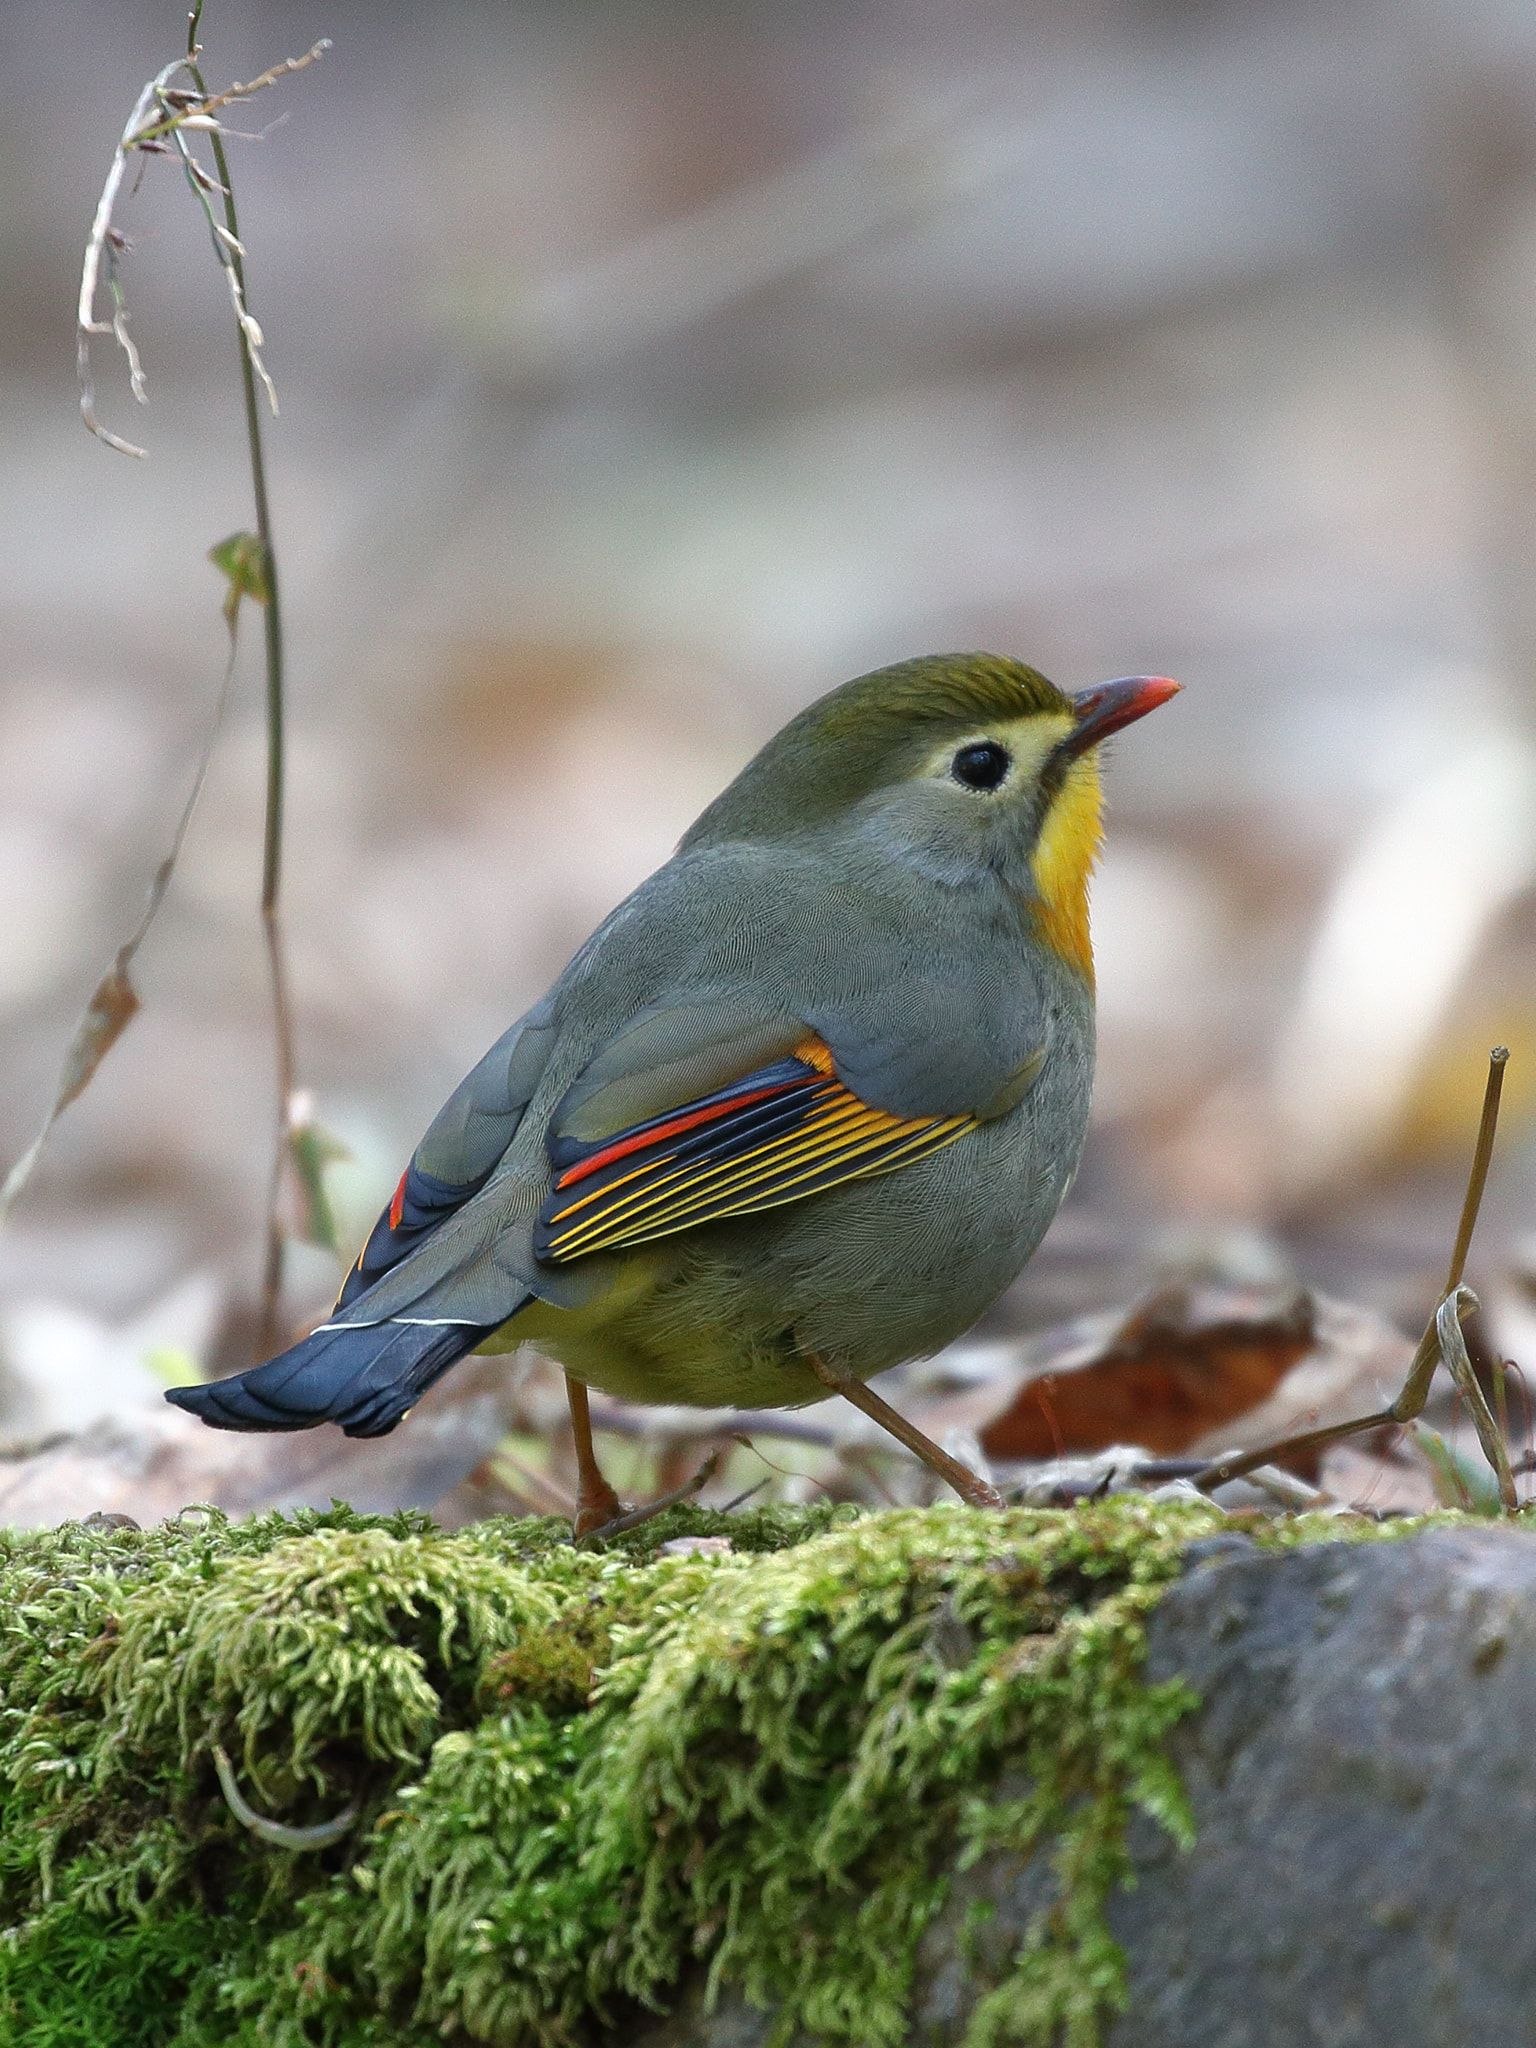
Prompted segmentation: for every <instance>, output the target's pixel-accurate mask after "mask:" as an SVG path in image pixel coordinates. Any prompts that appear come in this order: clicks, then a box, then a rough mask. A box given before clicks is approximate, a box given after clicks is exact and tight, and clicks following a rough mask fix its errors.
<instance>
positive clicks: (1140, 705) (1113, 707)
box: [1063, 676, 1179, 754]
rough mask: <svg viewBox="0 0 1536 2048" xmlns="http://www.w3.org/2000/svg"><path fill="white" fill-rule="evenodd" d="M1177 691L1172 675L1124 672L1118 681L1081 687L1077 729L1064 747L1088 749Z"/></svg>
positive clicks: (1079, 750) (1071, 750) (1075, 705)
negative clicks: (1128, 673) (1088, 688)
mask: <svg viewBox="0 0 1536 2048" xmlns="http://www.w3.org/2000/svg"><path fill="white" fill-rule="evenodd" d="M1178 693H1179V686H1178V684H1177V683H1176V682H1174V680H1173V679H1172V677H1171V676H1121V677H1120V678H1119V680H1118V681H1116V682H1113V683H1098V684H1096V685H1095V686H1094V688H1093V689H1091V690H1079V691H1078V693H1077V695H1076V696H1075V697H1074V698H1073V699H1072V709H1073V713H1074V715H1075V716H1076V719H1077V729H1076V731H1075V732H1071V733H1069V734H1068V735H1067V738H1066V740H1065V742H1064V744H1063V751H1064V752H1066V753H1068V754H1085V753H1087V751H1088V749H1089V748H1090V747H1096V746H1097V745H1098V744H1099V741H1100V740H1104V739H1108V737H1109V735H1110V734H1111V733H1112V732H1118V731H1119V730H1120V728H1121V727H1122V726H1123V725H1130V724H1132V723H1134V721H1135V720H1136V719H1138V718H1145V717H1146V715H1147V713H1148V712H1149V711H1155V710H1156V709H1157V707H1158V705H1159V704H1166V703H1167V702H1168V699H1169V698H1170V697H1176V696H1177V695H1178Z"/></svg>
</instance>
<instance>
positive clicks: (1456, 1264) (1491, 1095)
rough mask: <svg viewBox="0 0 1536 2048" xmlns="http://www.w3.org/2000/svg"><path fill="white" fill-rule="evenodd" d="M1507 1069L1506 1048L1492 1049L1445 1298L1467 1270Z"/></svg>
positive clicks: (1496, 1129) (1490, 1158) (1446, 1283)
mask: <svg viewBox="0 0 1536 2048" xmlns="http://www.w3.org/2000/svg"><path fill="white" fill-rule="evenodd" d="M1508 1065H1509V1047H1508V1046H1507V1045H1496V1046H1495V1047H1494V1048H1493V1050H1492V1052H1490V1053H1489V1055H1488V1079H1487V1080H1486V1081H1485V1082H1484V1084H1483V1114H1482V1118H1481V1120H1480V1121H1479V1123H1478V1127H1477V1143H1476V1145H1475V1146H1474V1147H1473V1149H1472V1171H1471V1172H1470V1174H1469V1175H1468V1176H1467V1192H1466V1195H1465V1197H1464V1199H1463V1201H1462V1204H1461V1220H1460V1222H1459V1223H1458V1224H1457V1226H1456V1243H1455V1247H1454V1249H1453V1250H1452V1252H1451V1265H1450V1271H1449V1272H1448V1273H1447V1275H1446V1281H1445V1288H1444V1290H1443V1291H1444V1292H1445V1293H1446V1294H1451V1293H1454V1292H1455V1290H1456V1289H1457V1288H1458V1287H1459V1286H1460V1285H1461V1276H1462V1274H1463V1273H1464V1272H1465V1271H1466V1267H1467V1253H1468V1252H1469V1251H1470V1250H1471V1249H1472V1233H1473V1231H1474V1230H1475V1229H1476V1228H1477V1212H1478V1210H1479V1209H1481V1207H1482V1206H1483V1189H1484V1188H1485V1187H1486V1186H1487V1184H1488V1167H1489V1163H1490V1162H1491V1160H1492V1158H1493V1141H1494V1138H1495V1136H1496V1135H1497V1132H1498V1128H1499V1097H1500V1096H1501V1095H1502V1094H1503V1092H1504V1069H1505V1068H1506V1067H1507V1066H1508Z"/></svg>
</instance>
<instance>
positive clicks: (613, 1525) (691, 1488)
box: [575, 1451, 721, 1550]
mask: <svg viewBox="0 0 1536 2048" xmlns="http://www.w3.org/2000/svg"><path fill="white" fill-rule="evenodd" d="M720 1458H721V1453H720V1452H719V1451H711V1452H710V1454H709V1456H708V1457H707V1458H706V1459H705V1460H704V1462H703V1464H702V1465H701V1466H700V1467H699V1469H698V1471H697V1472H695V1473H694V1475H693V1477H692V1478H691V1479H685V1480H684V1481H683V1483H682V1485H681V1486H674V1487H673V1489H672V1491H671V1492H670V1493H663V1494H660V1495H658V1496H657V1498H656V1499H655V1500H647V1501H642V1502H641V1504H640V1506H639V1507H637V1508H630V1509H629V1510H628V1511H627V1512H626V1513H625V1514H622V1515H615V1516H614V1518H613V1520H612V1521H611V1522H604V1524H603V1526H602V1527H601V1528H600V1529H591V1530H589V1531H588V1532H587V1534H586V1535H585V1536H578V1537H577V1538H576V1539H575V1541H576V1548H577V1549H578V1550H588V1549H590V1548H591V1547H592V1546H593V1545H594V1544H598V1543H606V1542H607V1540H608V1538H609V1537H610V1536H627V1535H628V1534H629V1532H630V1530H631V1529H643V1528H644V1527H645V1525H646V1523H647V1522H654V1521H655V1519H656V1517H657V1516H658V1515H663V1514H665V1513H666V1511H667V1509H668V1508H675V1507H676V1506H678V1504H679V1503H680V1502H682V1501H685V1500H692V1499H693V1497H694V1495H695V1494H696V1493H701V1492H702V1491H703V1489H704V1488H705V1487H706V1486H708V1484H709V1482H710V1480H711V1479H713V1478H714V1476H715V1471H716V1468H717V1467H718V1465H719V1463H720Z"/></svg>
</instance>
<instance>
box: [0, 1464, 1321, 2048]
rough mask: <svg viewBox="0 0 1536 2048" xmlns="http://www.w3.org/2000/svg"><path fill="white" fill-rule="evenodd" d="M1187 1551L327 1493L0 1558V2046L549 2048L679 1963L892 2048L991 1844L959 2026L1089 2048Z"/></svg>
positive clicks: (1298, 1533) (1156, 1810)
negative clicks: (1011, 1886) (623, 1518)
mask: <svg viewBox="0 0 1536 2048" xmlns="http://www.w3.org/2000/svg"><path fill="white" fill-rule="evenodd" d="M1228 1526H1229V1524H1228V1523H1227V1522H1226V1521H1225V1520H1224V1518H1223V1517H1221V1516H1220V1515H1219V1514H1218V1513H1217V1512H1216V1511H1215V1510H1214V1509H1207V1508H1202V1507H1198V1506H1191V1507H1183V1506H1165V1505H1156V1504H1152V1503H1149V1502H1146V1501H1142V1500H1121V1501H1109V1502H1104V1503H1100V1504H1096V1505H1093V1506H1089V1507H1085V1508H1081V1509H1079V1510H1076V1511H1074V1512H1071V1513H1055V1512H1046V1511H1029V1510H1016V1511H1012V1512H1009V1513H1007V1514H1004V1515H997V1516H991V1515H981V1514H976V1513H973V1512H970V1511H967V1510H964V1509H960V1508H942V1507H941V1508H931V1509H927V1510H923V1511H898V1512H892V1513H888V1514H863V1515H860V1514H857V1513H855V1512H854V1511H851V1510H840V1511H830V1510H819V1511H806V1512H800V1513H790V1512H788V1511H782V1510H764V1511H762V1512H760V1513H755V1514H754V1513H746V1514H740V1515H734V1516H731V1517H729V1518H723V1517H719V1516H713V1515H710V1514H707V1513H704V1512H701V1511H697V1510H675V1511H674V1512H673V1513H672V1514H671V1515H670V1516H669V1517H667V1518H664V1519H663V1520H662V1521H660V1522H658V1523H656V1524H653V1525H652V1526H651V1527H649V1528H647V1529H645V1530H643V1531H641V1532H638V1533H637V1534H636V1535H635V1536H634V1537H632V1538H630V1539H628V1540H627V1541H625V1542H624V1543H622V1544H620V1545H618V1546H615V1547H614V1548H611V1549H608V1550H579V1549H576V1548H575V1547H573V1546H572V1545H571V1544H570V1542H569V1540H568V1538H567V1535H566V1532H565V1530H564V1527H563V1525H560V1524H556V1523H548V1522H540V1521H498V1522H489V1523H485V1524H482V1525H480V1526H478V1527H476V1528H472V1529H468V1530H464V1531H461V1532H459V1533H457V1534H454V1535H445V1534H443V1533H441V1532H439V1531H438V1530H436V1529H435V1528H434V1527H433V1526H432V1525H431V1523H430V1522H428V1521H427V1520H426V1519H424V1518H422V1517H419V1516H415V1515H403V1516H399V1517H395V1518H392V1519H391V1518H386V1519H378V1518H365V1517H361V1516H358V1515H354V1514H353V1513H351V1512H350V1511H348V1510H346V1509H342V1508H337V1509H336V1510H334V1511H333V1512H331V1513H328V1514H313V1513H310V1514H303V1515H300V1516H297V1517H295V1518H292V1519H285V1518H283V1517H280V1516H275V1515H274V1516H266V1517H263V1518H259V1519H256V1520H253V1521H248V1522H244V1523H232V1522H229V1521H227V1520H226V1519H225V1518H224V1517H222V1516H220V1515H218V1514H215V1513H212V1512H207V1511H193V1512H189V1513H188V1514H186V1515H184V1516H183V1517H181V1518H180V1519H179V1520H178V1521H176V1522H173V1523H170V1524H167V1525H165V1526H163V1527H161V1528H158V1529H155V1530H152V1531H148V1532H140V1531H138V1530H134V1529H114V1530H103V1529H93V1528H91V1527H89V1526H85V1525H70V1526H68V1527H66V1528H64V1529H61V1530H58V1531H55V1532H52V1533H49V1534H46V1535H26V1536H20V1535H9V1536H7V1535H4V1534H0V1629H3V1635H0V1926H3V1927H4V1928H6V1929H7V1932H6V1933H5V1935H4V1937H3V1940H0V2039H4V2040H6V2041H9V2042H14V2043H15V2044H16V2048H65V2044H70V2048H77V2044H83V2043H90V2044H91V2048H212V2044H214V2043H218V2044H220V2048H354V2044H357V2048H365V2044H373V2043H378V2044H384V2043H389V2044H391V2048H412V2044H419V2048H426V2044H428V2043H432V2044H436V2048H441V2044H443V2043H444V2042H445V2041H446V2042H449V2043H458V2044H467V2043H471V2042H473V2043H485V2044H491V2048H522V2044H530V2048H534V2044H536V2048H557V2044H571V2043H578V2042H587V2041H593V2042H597V2041H604V2040H612V2041H619V2040H624V2039H625V2038H627V2037H628V2036H629V2035H630V2034H632V2032H633V2031H634V2028H635V2026H636V2025H637V2024H638V2018H639V2015H640V2013H641V2012H642V2011H644V2010H645V2009H656V2010H665V2009H666V2008H667V2007H668V2005H669V2004H670V2003H671V2002H672V2000H673V1998H674V1996H675V1995H676V1994H677V1991H678V1988H679V1987H680V1986H681V1985H682V1984H683V1983H684V1982H685V1981H686V1980H689V1979H694V1980H695V1981H696V1980H697V1978H698V1976H699V1974H700V1973H701V1972H702V1973H704V1975H705V1976H706V1978H707V1984H708V1987H709V1992H710V1994H714V1993H718V1992H721V1991H723V1990H726V1989H729V1990H731V1991H732V1992H733V1993H734V1994H736V1995H738V1996H740V1997H742V1998H744V1999H745V2000H746V2001H747V2002H748V2004H750V2005H753V2006H758V2007H762V2008H764V2009H767V2010H770V2011H771V2012H772V2013H773V2014H774V2015H775V2020H774V2032H775V2033H776V2035H778V2036H779V2037H781V2038H784V2039H788V2038H790V2037H791V2036H796V2035H797V2036H799V2037H801V2038H805V2039H811V2040H817V2041H825V2042H828V2043H833V2042H840V2043H850V2044H857V2048H895V2044H898V2043H900V2042H902V2041H903V2040H904V2039H905V2038H906V2036H907V2030H908V2018H909V2014H910V2012H911V2010H912V2007H913V1999H914V1975H915V1972H916V1971H917V1969H918V1966H919V1965H918V1958H919V1955H920V1952H921V1944H922V1942H923V1937H924V1934H925V1932H926V1931H927V1930H929V1928H930V1927H931V1926H933V1925H934V1924H935V1921H936V1916H937V1915H938V1914H939V1913H940V1912H941V1909H942V1908H943V1906H944V1902H945V1898H946V1894H947V1892H948V1891H949V1889H950V1887H951V1883H952V1880H953V1874H954V1873H955V1871H956V1870H957V1869H960V1868H963V1867H964V1866H965V1865H966V1864H968V1863H970V1862H973V1861H975V1860H976V1859H978V1858H981V1857H995V1856H996V1854H998V1853H999V1852H1002V1853H1006V1854H1008V1855H1012V1856H1016V1857H1024V1858H1028V1857H1034V1858H1035V1859H1036V1860H1037V1861H1038V1859H1041V1858H1044V1859H1048V1862H1049V1866H1050V1868H1051V1870H1052V1872H1053V1878H1052V1882H1051V1884H1050V1886H1049V1888H1048V1894H1047V1895H1046V1902H1045V1903H1044V1904H1043V1905H1042V1906H1041V1908H1040V1910H1039V1911H1038V1912H1036V1913H1034V1914H1033V1916H1032V1917H1031V1918H1030V1920H1029V1924H1027V1925H1026V1926H1025V1927H1023V1928H1022V1929H1021V1939H1020V1941H1019V1942H1018V1944H1017V1946H1016V1948H1015V1949H1014V1950H1013V1952H1012V1955H1011V1961H1010V1962H1009V1964H1008V1967H1007V1968H1006V1969H1005V1970H1004V1972H1003V1973H1002V1977H1001V1980H1000V1981H998V1982H996V1983H995V1985H994V1988H993V1989H991V1990H990V1991H989V1992H988V1993H987V1994H986V1995H985V1996H983V1997H981V1998H980V1999H979V2000H978V2001H977V2002H976V2003H975V2005H974V2009H973V2010H972V2011H971V2012H970V2014H969V2017H968V2019H967V2022H966V2036H967V2040H968V2042H969V2043H971V2044H972V2048H983V2044H988V2043H992V2042H1000V2041H1004V2040H1024V2041H1031V2040H1033V2041H1036V2042H1041V2043H1044V2042H1050V2041H1053V2040H1056V2039H1058V2038H1062V2037H1065V2038H1066V2039H1067V2040H1069V2041H1071V2042H1073V2043H1086V2042H1090V2041H1092V2040H1093V2039H1094V2038H1095V2037H1096V2032H1097V2029H1098V2026H1099V2023H1100V2021H1101V2020H1102V2019H1103V2018H1104V2017H1105V2016H1106V2015H1107V2014H1109V2013H1111V2012H1112V2011H1113V2010H1114V2009H1115V2008H1116V2007H1117V2006H1118V2005H1119V2004H1120V2003H1121V2002H1122V2000H1123V1995H1124V1981H1125V1980H1124V1970H1123V1963H1122V1958H1121V1955H1120V1952H1119V1949H1118V1948H1117V1947H1116V1945H1115V1943H1114V1942H1113V1941H1112V1939H1111V1938H1110V1935H1109V1932H1108V1928H1107V1925H1106V1919H1105V1907H1106V1902H1107V1901H1108V1899H1109V1898H1110V1896H1111V1894H1112V1892H1113V1891H1114V1888H1115V1887H1116V1885H1117V1884H1118V1883H1119V1881H1120V1880H1121V1878H1122V1876H1123V1875H1124V1873H1125V1869H1126V1849H1125V1837H1126V1827H1127V1822H1128V1819H1129V1817H1130V1816H1131V1815H1132V1814H1133V1813H1134V1812H1137V1811H1139V1812H1140V1813H1142V1814H1143V1815H1147V1816H1151V1817H1152V1820H1153V1821H1154V1822H1155V1823H1156V1824H1157V1826H1158V1827H1159V1828H1160V1829H1162V1830H1165V1831H1167V1833H1168V1834H1170V1835H1171V1836H1172V1837H1173V1838H1174V1839H1175V1840H1183V1839H1185V1838H1187V1834H1188V1819H1187V1815H1186V1811H1185V1807H1184V1803H1183V1799H1182V1795H1181V1791H1180V1787H1179V1784H1178V1781H1177V1778H1176V1775H1175V1773H1174V1771H1173V1769H1172V1767H1171V1765H1170V1763H1169V1760H1168V1751H1167V1738H1168V1733H1169V1730H1170V1729H1171V1728H1172V1727H1173V1725H1174V1724H1175V1723H1176V1722H1177V1721H1178V1720H1179V1718H1180V1717H1181V1716H1182V1715H1184V1714H1185V1713H1186V1712H1188V1710H1189V1709H1190V1708H1191V1707H1192V1706H1193V1704H1194V1697H1193V1694H1192V1693H1191V1691H1190V1689H1189V1688H1188V1687H1187V1686H1186V1685H1185V1684H1184V1683H1182V1682H1181V1681H1180V1680H1179V1679H1178V1678H1176V1677H1175V1678H1170V1679H1167V1680H1165V1681H1163V1682H1161V1683H1158V1684H1149V1683H1148V1682H1147V1679H1146V1676H1145V1672H1144V1668H1143V1665H1144V1653H1145V1627H1146V1620H1147V1616H1148V1614H1149V1613H1150V1612H1151V1610H1152V1609H1153V1608H1154V1607H1155V1605H1156V1604H1157V1602H1158V1601H1159V1599H1160V1598H1161V1596H1162V1594H1163V1592H1164V1590H1165V1588H1166V1587H1167V1586H1168V1585H1169V1584H1170V1582H1171V1581H1173V1580H1174V1579H1175V1578H1176V1577H1177V1576H1178V1574H1179V1572H1180V1569H1181V1560H1182V1558H1183V1555H1184V1553H1185V1551H1186V1549H1187V1548H1188V1546H1189V1545H1190V1544H1191V1543H1192V1542H1195V1541H1197V1540H1198V1539H1200V1538H1202V1537H1208V1536H1209V1535H1211V1534H1212V1533H1213V1532H1216V1531H1218V1530H1221V1529H1223V1528H1226V1527H1228ZM684 1533H687V1534H718V1533H726V1534H728V1535H729V1536H730V1538H731V1542H732V1548H731V1549H730V1551H729V1552H728V1553H725V1554H712V1553H704V1554H700V1553H697V1552H695V1553H692V1554H686V1555H676V1554H669V1553H668V1552H667V1551H666V1549H665V1548H664V1546H665V1545H666V1543H667V1541H668V1539H670V1538H673V1537H676V1536H677V1535H679V1534H684ZM1307 1533H1308V1532H1307V1530H1306V1529H1305V1528H1304V1527H1302V1528H1299V1529H1297V1528H1295V1527H1294V1525H1293V1531H1292V1535H1291V1538H1290V1540H1298V1539H1299V1538H1303V1537H1305V1535H1306V1534H1307ZM1313 1533H1315V1534H1319V1535H1322V1534H1326V1535H1328V1536H1336V1535H1337V1534H1338V1533H1339V1532H1338V1525H1337V1524H1324V1525H1322V1526H1321V1527H1320V1528H1318V1529H1317V1530H1315V1531H1314V1532H1313ZM1266 1540H1268V1539H1267V1538H1266ZM221 1765H222V1770H223V1773H224V1776H225V1778H226V1780H227V1781H228V1784H227V1787H226V1789H221V1782H220V1769H221ZM228 1790H233V1791H234V1795H235V1796H234V1801H233V1804H232V1803H231V1799H230V1798H229V1797H228V1796H226V1795H227V1791H228ZM241 1807H243V1808H244V1809H245V1811H244V1817H243V1818H242V1817H240V1816H239V1815H238V1814H237V1811H236V1809H237V1808H241ZM252 1808H254V1809H257V1810H258V1811H259V1813H260V1814H263V1815H270V1816H271V1817H273V1818H274V1819H276V1820H280V1821H281V1822H282V1823H283V1824H284V1829H285V1830H292V1829H301V1830H304V1829H307V1830H311V1831H312V1833H311V1836H310V1837H308V1838H306V1837H305V1836H303V1835H300V1836H298V1837H295V1836H293V1835H292V1834H291V1832H289V1833H282V1834H281V1836H280V1838H279V1839H269V1835H268V1833H266V1832H261V1831H256V1830H253V1828H252V1826H251V1825H250V1822H251V1811H250V1810H251V1809H252ZM338 1820H339V1821H340V1825H339V1826H329V1827H328V1826H326V1825H324V1823H326V1822H336V1821H338ZM295 1841H303V1842H305V1843H306V1846H305V1847H304V1848H297V1847H295V1846H294V1843H295Z"/></svg>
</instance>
